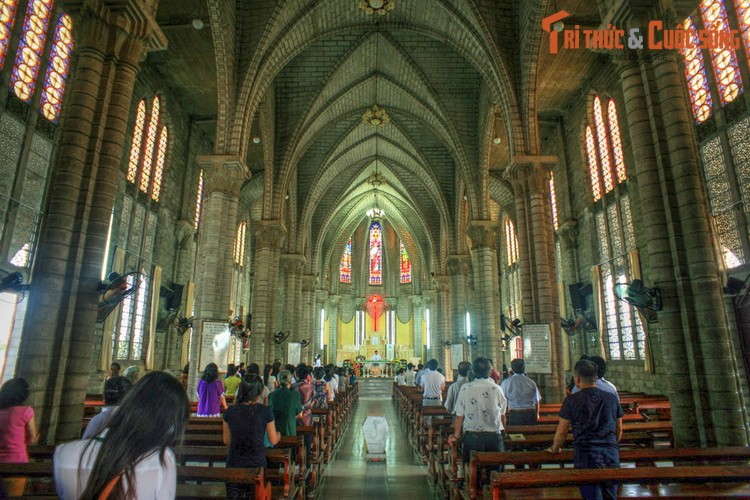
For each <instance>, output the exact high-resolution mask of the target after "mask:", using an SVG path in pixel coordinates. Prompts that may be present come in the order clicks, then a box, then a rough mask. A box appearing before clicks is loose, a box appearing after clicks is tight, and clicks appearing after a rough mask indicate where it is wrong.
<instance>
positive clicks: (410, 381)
mask: <svg viewBox="0 0 750 500" xmlns="http://www.w3.org/2000/svg"><path fill="white" fill-rule="evenodd" d="M416 376H417V372H415V371H414V365H413V364H411V363H409V364H408V365H406V377H405V378H404V380H405V381H406V385H410V386H412V387H414V378H415V377H416Z"/></svg>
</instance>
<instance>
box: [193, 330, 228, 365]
mask: <svg viewBox="0 0 750 500" xmlns="http://www.w3.org/2000/svg"><path fill="white" fill-rule="evenodd" d="M231 337H232V336H231V335H230V333H229V325H228V324H227V322H226V321H204V322H203V328H202V332H201V358H200V366H199V367H198V369H199V370H201V371H202V370H203V368H205V366H206V365H207V364H209V363H216V365H217V366H218V367H219V370H226V368H227V364H228V363H229V343H230V341H231Z"/></svg>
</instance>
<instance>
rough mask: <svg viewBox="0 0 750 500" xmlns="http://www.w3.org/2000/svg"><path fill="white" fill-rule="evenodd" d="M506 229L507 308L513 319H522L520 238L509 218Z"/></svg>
mask: <svg viewBox="0 0 750 500" xmlns="http://www.w3.org/2000/svg"><path fill="white" fill-rule="evenodd" d="M503 226H504V229H505V262H506V266H505V272H504V274H505V276H506V277H507V279H506V280H504V286H505V296H506V297H507V298H508V300H507V301H505V302H506V307H507V311H508V316H510V318H511V319H516V318H519V319H520V318H521V272H520V266H519V264H518V258H519V251H518V237H517V236H516V227H515V225H514V224H513V221H511V220H510V219H509V218H508V217H505V222H504V223H503Z"/></svg>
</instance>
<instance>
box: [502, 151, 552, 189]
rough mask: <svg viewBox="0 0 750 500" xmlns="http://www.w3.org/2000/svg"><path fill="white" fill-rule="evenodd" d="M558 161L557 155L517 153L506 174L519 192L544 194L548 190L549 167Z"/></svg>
mask: <svg viewBox="0 0 750 500" xmlns="http://www.w3.org/2000/svg"><path fill="white" fill-rule="evenodd" d="M556 163H557V157H556V156H523V155H516V156H514V157H513V161H512V162H511V165H510V167H509V168H507V169H506V170H505V176H506V178H507V179H508V180H509V181H510V182H511V183H512V184H513V189H514V191H516V193H517V194H543V193H545V192H546V190H547V181H548V180H549V169H550V167H551V166H553V165H555V164H556Z"/></svg>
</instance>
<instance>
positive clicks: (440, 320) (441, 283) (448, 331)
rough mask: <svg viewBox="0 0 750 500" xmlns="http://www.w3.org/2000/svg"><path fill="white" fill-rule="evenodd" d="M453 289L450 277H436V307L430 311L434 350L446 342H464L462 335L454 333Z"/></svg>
mask: <svg viewBox="0 0 750 500" xmlns="http://www.w3.org/2000/svg"><path fill="white" fill-rule="evenodd" d="M451 288H452V287H451V276H450V275H438V276H435V301H434V303H433V305H434V307H433V308H432V310H431V311H430V323H431V326H432V336H431V343H432V347H433V348H434V347H435V344H444V343H445V342H446V341H448V342H451V343H456V342H463V339H461V338H460V334H454V333H453V332H454V326H453V324H454V319H453V307H452V299H453V297H452V295H451ZM425 307H426V305H425ZM425 361H427V360H425Z"/></svg>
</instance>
